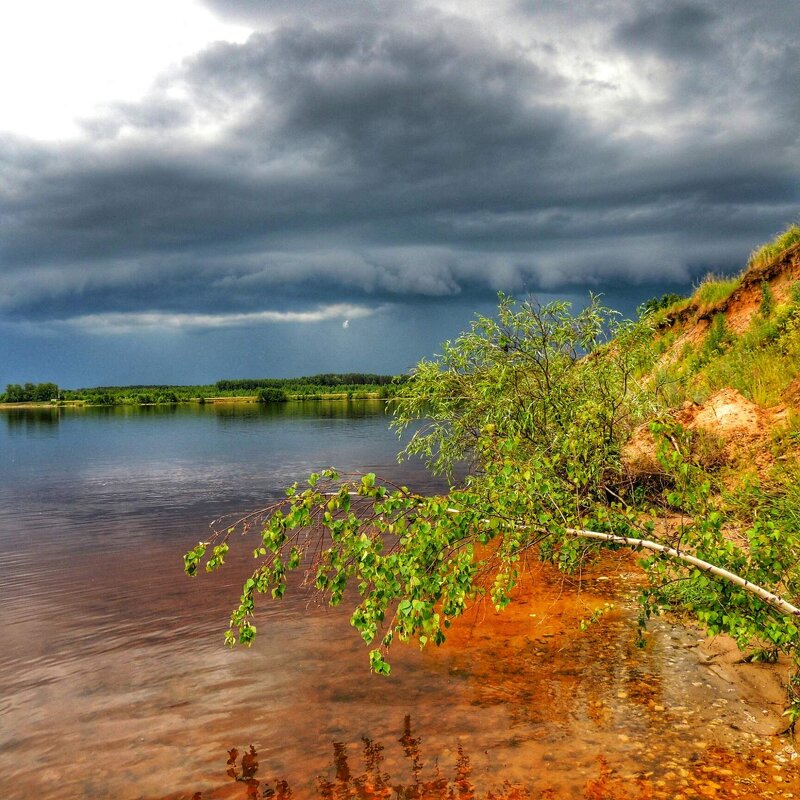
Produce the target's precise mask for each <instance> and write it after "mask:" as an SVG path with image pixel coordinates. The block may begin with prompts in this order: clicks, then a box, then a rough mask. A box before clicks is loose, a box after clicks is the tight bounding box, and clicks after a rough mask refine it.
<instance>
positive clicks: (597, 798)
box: [164, 715, 800, 800]
mask: <svg viewBox="0 0 800 800" xmlns="http://www.w3.org/2000/svg"><path fill="white" fill-rule="evenodd" d="M397 744H398V745H399V748H398V747H397V746H396V745H393V747H394V749H396V750H398V751H399V752H401V753H402V755H403V758H404V764H403V765H402V767H404V769H398V770H397V772H398V773H400V772H402V774H395V775H392V774H391V772H390V771H389V769H388V767H387V753H386V748H385V746H384V745H383V744H382V743H380V742H376V741H374V740H373V739H371V738H369V737H366V736H365V737H362V739H361V743H360V746H359V745H356V744H352V745H348V744H347V743H345V742H340V741H334V742H332V743H331V750H332V756H331V762H330V765H329V766H328V768H327V770H326V774H324V775H319V776H317V778H316V780H315V782H314V788H313V789H312V790H311V791H310V792H305V793H303V792H301V793H299V794H297V793H295V792H294V791H293V789H292V787H291V786H290V784H289V782H288V781H287V780H286V779H285V778H274V779H273V778H269V777H267V776H266V775H263V774H262V775H259V770H260V764H259V754H258V751H257V749H256V747H255V746H254V745H252V744H251V745H250V746H249V748H248V749H246V750H243V751H241V752H240V751H239V750H238V749H237V748H236V747H233V748H231V749H230V750H228V751H227V756H228V758H227V761H226V762H225V767H226V769H225V774H226V775H227V776H228V777H229V778H230V779H231V780H232V781H233V782H234V784H236V786H235V787H234V786H231V785H230V784H228V785H224V784H222V785H220V786H218V787H216V788H214V789H211V790H206V791H198V792H195V793H194V794H193V795H191V800H222V798H231V800H232V799H233V798H235V797H238V798H242V799H243V800H259V799H260V798H271V799H272V800H289V798H298V799H299V798H301V797H303V798H305V797H308V798H312V797H313V798H316V800H352V799H353V798H356V799H357V800H481V799H482V798H485V800H569V799H570V798H571V799H572V800H577V798H582V799H583V800H689V799H690V798H704V797H718V798H739V799H740V800H756V798H758V800H763V798H765V797H774V798H791V797H793V796H795V795H794V794H793V792H794V791H795V790H796V789H797V788H798V786H800V783H799V782H798V781H800V774H798V771H797V770H796V769H795V768H793V767H787V766H786V761H785V759H784V760H783V761H782V760H781V759H780V758H776V755H775V753H773V752H770V751H768V750H766V749H763V748H754V749H752V750H750V751H749V752H748V753H747V754H746V755H744V756H742V755H737V754H736V753H733V752H732V751H730V750H728V749H726V748H723V747H711V748H709V749H708V751H707V752H706V753H705V754H704V756H703V757H702V758H694V759H692V761H691V762H689V764H688V768H680V770H679V771H671V772H666V773H664V772H662V773H660V774H658V775H656V774H655V773H654V772H652V771H650V772H645V771H641V770H640V771H639V772H638V773H636V774H628V775H625V774H621V773H620V772H619V771H618V770H617V769H615V768H614V766H613V765H612V764H611V763H610V762H609V759H608V758H607V757H606V756H605V755H603V754H602V753H599V754H597V755H596V756H595V758H594V770H593V774H592V775H591V776H590V777H588V778H587V779H586V780H584V781H582V782H581V783H579V784H578V785H576V786H574V787H572V788H570V789H568V790H565V789H563V788H559V787H557V786H551V785H548V776H547V773H546V772H543V773H538V774H532V775H531V776H530V778H529V780H527V781H526V782H524V783H512V782H510V781H502V782H501V783H499V784H498V785H497V786H481V785H480V778H478V779H477V780H478V783H476V779H475V776H474V775H473V765H472V759H471V758H470V755H469V754H468V752H466V749H465V748H464V747H463V746H462V745H461V744H458V745H457V746H456V748H455V752H454V755H453V758H451V759H449V762H450V763H448V764H446V765H445V764H442V763H440V758H439V755H438V754H437V753H435V752H434V753H432V752H430V750H428V751H427V752H426V750H425V747H424V745H423V742H422V738H421V737H420V736H418V735H416V734H415V733H414V731H413V729H412V723H411V717H410V715H409V716H406V718H405V720H404V725H403V733H402V736H400V738H399V739H398V740H397ZM353 753H356V754H357V755H355V756H354V755H353ZM765 767H768V768H770V769H771V770H772V774H769V772H766V770H765ZM765 773H766V774H765ZM664 774H666V776H667V778H668V779H665V777H664ZM484 782H485V779H484ZM776 786H777V787H778V788H777V789H776V788H775V787H776ZM171 797H175V796H171ZM164 800H168V799H167V798H165V799H164Z"/></svg>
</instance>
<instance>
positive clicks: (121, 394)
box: [0, 372, 407, 406]
mask: <svg viewBox="0 0 800 800" xmlns="http://www.w3.org/2000/svg"><path fill="white" fill-rule="evenodd" d="M406 380H407V377H406V376H402V375H373V374H368V373H362V372H346V373H342V374H339V373H325V374H323V375H309V376H304V377H300V378H242V379H237V380H221V381H217V382H216V383H213V384H206V385H196V386H173V385H151V386H144V385H136V386H95V387H93V388H86V389H63V388H61V387H59V386H58V385H57V384H55V383H26V384H24V385H23V384H18V383H10V384H8V385H7V386H6V391H5V392H4V393H3V394H0V403H48V402H49V403H56V404H57V403H75V402H80V403H84V404H86V405H109V406H111V405H157V404H164V403H184V402H200V403H204V402H213V401H214V400H215V399H220V398H228V397H241V398H250V399H254V400H257V401H259V402H263V403H275V402H283V401H287V400H313V399H320V398H324V397H342V398H345V397H347V398H353V399H357V398H365V397H391V396H393V395H394V394H395V393H396V392H397V390H398V388H399V387H400V386H402V384H403V383H404V382H405V381H406Z"/></svg>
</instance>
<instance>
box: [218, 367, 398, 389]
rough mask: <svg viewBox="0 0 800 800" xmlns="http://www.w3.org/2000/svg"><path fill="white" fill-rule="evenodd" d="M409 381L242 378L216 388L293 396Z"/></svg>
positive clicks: (332, 376)
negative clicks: (278, 392)
mask: <svg viewBox="0 0 800 800" xmlns="http://www.w3.org/2000/svg"><path fill="white" fill-rule="evenodd" d="M404 380H405V378H403V377H398V376H394V375H371V374H368V373H363V372H344V373H341V374H340V373H325V374H323V375H309V376H307V377H303V378H242V379H239V380H225V381H217V382H216V383H215V384H214V386H215V387H216V389H217V391H218V392H219V393H220V394H224V393H227V392H253V391H256V390H258V389H283V390H284V391H285V392H288V393H289V394H306V393H307V392H308V391H309V390H310V391H311V392H319V391H320V390H325V391H329V392H330V391H334V390H337V391H341V390H344V389H346V388H347V389H354V388H361V389H363V388H364V387H365V386H372V387H377V386H391V385H392V384H397V383H400V382H402V381H404Z"/></svg>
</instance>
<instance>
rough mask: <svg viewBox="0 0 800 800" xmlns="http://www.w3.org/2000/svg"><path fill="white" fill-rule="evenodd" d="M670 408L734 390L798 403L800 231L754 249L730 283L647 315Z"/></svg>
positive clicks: (713, 279)
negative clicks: (649, 315)
mask: <svg viewBox="0 0 800 800" xmlns="http://www.w3.org/2000/svg"><path fill="white" fill-rule="evenodd" d="M651 319H652V322H653V324H654V326H655V329H656V337H655V345H654V346H655V348H656V352H657V355H658V363H657V368H656V374H657V378H658V384H659V388H660V391H661V392H662V394H663V399H664V402H665V404H666V405H668V406H677V405H679V404H680V403H682V402H685V401H687V400H691V401H694V402H701V401H703V400H705V399H706V398H708V397H709V396H710V395H711V394H712V393H713V392H715V391H718V390H720V389H723V388H726V387H731V388H734V389H736V390H737V391H739V392H740V393H741V394H742V395H743V396H744V397H746V398H747V399H748V400H751V401H752V402H754V403H757V404H758V405H760V406H774V405H778V404H782V403H783V404H789V405H794V404H796V402H797V400H798V399H800V385H798V375H800V227H798V226H797V225H793V226H791V227H790V228H789V229H788V230H787V231H785V232H784V233H783V234H781V235H780V236H778V237H777V238H776V239H775V240H774V241H772V242H768V243H767V244H765V245H763V246H762V247H760V248H759V249H758V250H756V251H755V252H754V253H753V254H752V256H751V258H750V261H749V264H748V266H747V268H746V269H745V270H744V271H743V272H742V273H741V274H740V275H737V276H735V277H732V278H724V277H717V276H708V277H707V278H706V279H705V280H703V282H702V283H701V284H700V285H699V286H698V287H697V289H696V290H695V292H694V293H693V295H692V296H691V297H688V298H684V299H680V300H677V301H674V302H672V303H671V304H669V305H667V306H666V307H665V308H661V309H658V310H656V311H653V312H651Z"/></svg>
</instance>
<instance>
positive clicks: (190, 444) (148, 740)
mask: <svg viewBox="0 0 800 800" xmlns="http://www.w3.org/2000/svg"><path fill="white" fill-rule="evenodd" d="M387 423H388V419H387V417H386V415H385V408H384V405H383V403H381V402H379V401H353V402H349V403H347V402H328V403H322V402H316V403H305V404H286V405H285V406H280V407H266V408H265V407H263V406H256V405H238V404H237V405H227V406H211V405H209V406H178V407H175V408H172V409H169V410H167V409H96V410H91V409H87V410H84V411H79V410H76V411H73V410H68V411H65V410H62V411H58V410H53V411H51V410H45V411H8V410H6V411H4V412H3V413H2V415H0V545H1V546H2V559H0V607H1V608H2V611H3V613H2V621H0V642H2V648H1V649H0V797H3V798H9V799H14V798H20V799H22V798H34V797H35V798H43V799H44V800H47V799H48V798H65V797H66V798H108V797H113V798H122V799H123V800H124V799H125V798H150V799H152V800H155V798H167V797H170V798H183V797H185V798H192V797H195V798H198V797H199V798H205V799H206V800H208V799H209V798H223V797H225V798H234V797H243V798H244V797H271V796H273V797H274V796H286V797H288V796H292V797H295V798H301V797H330V798H333V797H391V796H396V797H487V796H489V793H490V792H491V793H493V795H492V796H494V797H531V798H534V797H536V798H539V797H541V798H545V797H547V798H586V797H593V798H600V797H607V798H615V797H619V798H627V797H631V798H634V797H635V798H645V797H652V798H658V797H663V798H673V797H681V796H683V797H686V798H688V797H702V796H719V797H769V796H774V797H788V796H789V794H787V792H789V791H790V790H791V791H798V790H797V786H796V775H795V771H794V768H793V766H792V763H793V762H792V760H791V755H792V753H791V751H789V750H785V751H783V752H781V749H782V748H783V747H784V744H785V743H784V742H781V741H766V740H765V741H762V740H759V739H757V738H756V737H754V736H752V735H749V734H747V733H746V732H745V731H743V730H742V728H743V727H746V725H743V720H744V721H746V715H752V714H754V713H761V712H760V710H759V709H753V708H751V707H749V706H748V705H747V704H746V703H743V702H742V698H740V697H738V695H737V694H736V692H735V690H734V689H732V688H731V687H730V686H728V685H727V684H725V683H724V682H723V681H721V680H720V679H719V677H718V676H717V675H715V673H713V672H712V671H710V670H709V669H708V668H706V667H704V666H703V665H701V664H700V663H699V660H698V658H697V656H696V653H695V646H696V644H697V641H696V636H695V635H692V634H691V633H687V632H686V631H684V630H682V629H680V628H670V627H669V626H667V625H663V624H662V625H661V627H660V628H657V630H656V631H655V633H654V635H653V636H652V637H651V640H650V644H649V646H648V648H646V649H645V650H641V649H638V648H637V647H636V646H635V642H634V634H633V628H632V625H631V622H632V617H633V611H632V610H631V608H630V596H631V594H632V592H633V591H634V587H635V584H636V581H637V578H636V573H635V566H633V564H632V562H631V561H630V559H628V558H627V557H625V556H622V555H619V556H616V557H615V559H612V560H606V561H604V562H602V563H601V564H599V565H598V566H597V567H596V568H594V569H593V570H592V571H590V572H589V573H588V574H586V575H584V576H582V578H583V580H582V583H581V585H580V586H577V585H574V584H573V583H571V582H567V581H565V579H564V577H563V576H560V575H558V574H555V573H553V572H552V571H548V570H546V569H544V568H542V567H539V566H538V565H531V571H530V574H529V576H528V578H527V579H526V582H525V585H524V586H523V587H522V589H521V591H520V598H519V602H518V603H515V604H513V605H512V607H511V609H510V610H509V612H507V613H505V614H504V615H501V616H498V615H496V614H494V612H493V611H492V610H491V609H488V608H484V607H479V608H477V609H475V610H474V612H473V613H472V614H470V615H468V617H467V618H465V619H464V620H463V623H462V624H460V625H457V626H456V627H455V628H454V629H453V631H452V636H451V640H450V642H449V643H448V646H447V647H446V648H443V649H441V650H426V651H425V652H423V653H420V652H418V651H416V650H415V649H411V648H398V649H397V650H396V651H395V652H394V656H393V659H392V661H393V672H392V676H391V678H390V679H389V680H386V679H381V678H378V677H374V676H371V675H370V674H369V673H368V668H367V658H366V649H365V647H364V645H363V643H362V642H361V641H360V639H359V638H358V637H357V635H356V634H355V632H354V631H352V629H351V628H350V627H349V625H348V621H347V612H346V609H326V608H320V607H317V606H314V605H310V606H309V603H308V598H307V597H306V596H304V595H294V596H291V597H287V598H286V599H285V600H284V601H282V602H280V603H265V604H264V605H263V607H262V610H261V611H260V614H259V618H258V626H259V636H258V639H257V641H256V644H255V645H254V647H253V648H252V649H250V650H244V649H236V650H233V651H230V650H228V649H226V648H224V647H223V646H222V643H221V642H222V636H221V635H222V632H223V630H224V629H225V627H226V625H225V623H226V621H227V615H228V613H229V610H230V606H231V605H232V603H233V601H234V600H235V598H236V597H237V595H238V585H237V582H238V583H240V580H241V575H242V570H243V569H245V568H247V567H249V566H250V564H249V563H246V562H247V561H248V560H249V557H248V556H247V555H246V553H247V552H249V550H251V549H252V547H247V546H245V547H243V548H242V549H241V556H240V557H239V558H233V559H232V563H231V564H230V568H229V569H226V570H223V571H222V572H221V573H218V574H216V575H213V576H201V577H200V578H198V579H196V580H190V579H188V578H186V577H185V576H184V575H183V573H182V561H181V555H182V553H183V552H184V551H185V550H186V549H187V548H188V547H189V546H191V545H192V544H193V543H194V542H196V541H197V540H198V539H200V538H202V537H203V536H204V535H205V529H206V526H207V524H208V522H209V521H210V520H211V519H213V518H215V517H218V516H220V515H222V514H227V513H232V512H235V511H246V510H250V509H253V508H256V507H260V506H262V505H265V504H266V503H268V502H269V501H271V500H274V499H276V498H278V497H279V496H281V493H282V491H283V489H284V488H285V487H286V486H287V485H288V484H290V483H291V482H293V481H294V480H297V479H302V478H303V476H304V475H306V474H307V473H308V472H309V471H311V470H312V469H318V468H321V467H326V466H330V465H336V466H337V467H339V468H341V469H343V470H348V469H364V470H372V471H376V472H379V473H382V474H384V475H385V476H387V477H390V478H393V479H395V480H399V481H401V482H404V483H407V484H408V485H411V486H414V487H415V488H418V489H420V490H425V491H435V490H436V489H437V488H441V486H440V484H437V482H436V481H434V480H432V479H431V478H430V477H429V476H427V474H426V473H425V472H424V471H423V470H422V469H421V468H420V467H419V465H417V464H405V465H398V464H397V463H396V461H395V459H394V454H395V452H396V450H397V447H398V445H397V441H396V439H395V437H394V435H393V434H392V433H391V432H390V431H389V430H388V424H387ZM626 587H631V588H630V589H628V588H626ZM611 602H613V603H614V604H615V608H614V610H613V611H611V612H610V613H609V614H607V615H606V616H605V617H604V619H603V621H602V622H601V623H599V624H597V625H594V626H592V627H591V628H590V629H589V631H588V632H586V633H582V632H581V631H580V620H581V619H585V618H588V617H589V615H590V614H591V612H592V610H593V609H595V608H597V607H599V606H602V605H603V604H605V603H611ZM290 792H291V795H290V794H289V793H290ZM198 793H199V794H198ZM681 793H683V794H681ZM770 793H771V794H770ZM798 796H800V795H798Z"/></svg>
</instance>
